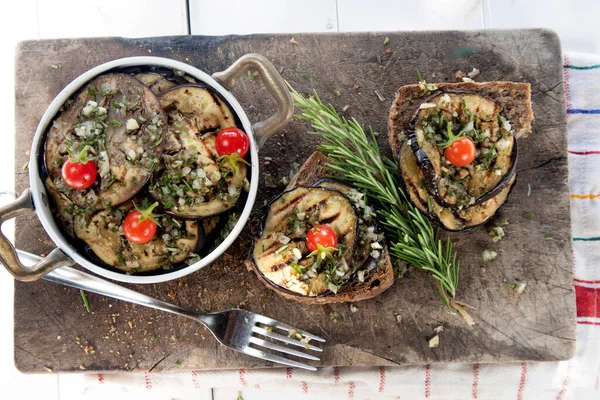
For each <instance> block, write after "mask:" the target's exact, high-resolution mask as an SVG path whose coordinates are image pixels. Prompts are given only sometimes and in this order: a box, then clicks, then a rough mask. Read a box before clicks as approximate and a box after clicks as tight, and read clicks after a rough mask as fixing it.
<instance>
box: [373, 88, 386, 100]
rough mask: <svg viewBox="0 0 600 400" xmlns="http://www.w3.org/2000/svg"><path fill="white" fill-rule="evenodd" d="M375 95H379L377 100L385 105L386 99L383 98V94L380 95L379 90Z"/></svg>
mask: <svg viewBox="0 0 600 400" xmlns="http://www.w3.org/2000/svg"><path fill="white" fill-rule="evenodd" d="M375 94H376V95H377V98H378V99H379V101H380V102H382V103H383V102H384V101H385V97H383V96H382V95H381V93H379V91H378V90H376V91H375Z"/></svg>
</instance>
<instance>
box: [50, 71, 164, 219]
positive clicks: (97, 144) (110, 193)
mask: <svg viewBox="0 0 600 400" xmlns="http://www.w3.org/2000/svg"><path fill="white" fill-rule="evenodd" d="M68 103H70V104H68V105H66V107H65V109H64V110H63V111H62V112H61V113H60V115H58V117H57V118H56V119H55V120H54V122H53V124H52V127H51V128H50V130H49V132H48V136H47V139H46V147H45V162H46V168H47V171H48V176H49V178H50V180H51V181H52V183H53V184H54V186H55V188H56V190H58V191H59V192H60V193H62V194H64V195H65V196H66V197H67V198H68V199H69V200H71V201H72V202H73V203H75V204H76V205H77V206H79V207H84V208H86V209H90V210H93V209H100V208H104V207H109V206H115V205H118V204H121V203H123V202H125V201H127V200H128V199H130V198H131V197H133V196H134V195H135V194H136V193H137V192H138V191H139V190H140V189H141V188H142V187H143V186H144V184H145V183H146V182H147V181H148V180H149V179H150V176H151V175H152V171H153V170H154V167H155V165H156V164H157V163H158V161H159V159H160V157H161V155H162V152H163V142H164V139H165V137H166V132H167V129H166V128H167V127H166V125H167V120H166V117H165V114H164V113H163V110H162V108H161V106H160V103H159V102H158V100H157V98H156V96H155V95H154V94H153V93H152V92H151V91H150V89H148V88H147V87H146V86H145V85H143V84H142V83H141V82H140V81H138V80H137V79H135V78H133V77H132V76H129V75H125V74H107V75H102V76H100V77H98V78H96V79H94V80H93V81H91V82H90V83H89V84H88V85H87V86H86V87H85V88H84V89H83V90H82V91H81V92H79V94H78V95H77V96H76V97H75V98H74V99H72V101H71V102H68ZM83 153H87V156H88V158H91V159H92V160H93V161H94V162H95V164H96V167H97V178H96V181H95V182H94V183H93V184H92V186H91V187H89V188H88V189H84V190H75V189H73V188H71V187H69V186H68V185H67V184H66V183H65V181H64V180H63V177H62V175H61V169H62V166H63V164H64V163H65V161H66V160H67V159H68V158H69V157H73V156H75V155H79V154H83Z"/></svg>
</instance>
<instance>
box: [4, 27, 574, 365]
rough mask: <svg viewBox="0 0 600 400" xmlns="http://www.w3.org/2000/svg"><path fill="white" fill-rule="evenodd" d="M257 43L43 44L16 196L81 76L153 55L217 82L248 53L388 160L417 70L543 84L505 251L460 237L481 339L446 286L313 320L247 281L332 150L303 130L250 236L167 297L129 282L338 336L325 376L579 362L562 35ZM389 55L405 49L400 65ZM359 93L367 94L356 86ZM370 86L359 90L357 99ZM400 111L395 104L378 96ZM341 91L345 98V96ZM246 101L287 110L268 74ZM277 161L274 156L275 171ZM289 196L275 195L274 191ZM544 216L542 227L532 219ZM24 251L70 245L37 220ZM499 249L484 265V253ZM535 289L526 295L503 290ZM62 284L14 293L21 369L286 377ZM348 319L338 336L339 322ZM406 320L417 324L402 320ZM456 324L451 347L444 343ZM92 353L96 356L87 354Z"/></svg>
mask: <svg viewBox="0 0 600 400" xmlns="http://www.w3.org/2000/svg"><path fill="white" fill-rule="evenodd" d="M386 37H389V43H387V44H384V39H385V38H386ZM290 39H292V35H253V36H226V37H199V36H186V37H163V38H151V39H122V38H95V39H69V40H47V41H30V42H24V43H21V44H20V45H19V48H18V51H17V57H16V71H17V76H16V88H15V89H16V161H15V162H16V164H15V170H16V171H17V180H16V191H17V192H19V193H20V192H21V191H22V190H24V189H25V188H26V187H27V186H28V185H29V183H28V177H27V174H26V172H24V171H23V164H24V163H25V161H26V159H27V156H26V152H27V150H28V149H29V146H30V144H31V141H32V136H33V133H34V131H35V128H36V126H37V124H38V121H39V120H40V117H41V116H42V114H43V112H44V110H45V109H46V107H47V106H48V105H49V104H50V102H51V101H52V99H53V98H54V97H55V96H56V94H57V93H58V92H59V91H60V90H61V89H62V88H63V87H64V86H65V85H67V84H68V83H69V82H70V81H71V80H72V79H74V78H76V77H77V76H78V75H79V74H81V73H82V72H84V71H86V70H88V69H90V68H92V67H94V66H96V65H98V64H101V63H103V62H106V61H109V60H113V59H116V58H120V57H128V56H139V55H146V56H147V55H155V56H162V57H169V58H173V59H176V60H180V61H184V62H188V63H190V64H191V65H194V66H196V67H198V68H200V69H201V70H204V71H207V72H209V73H212V72H215V71H220V70H223V69H224V68H226V67H227V66H229V65H230V64H231V63H232V62H234V61H235V60H236V59H237V58H238V57H240V56H242V55H243V54H245V53H249V52H257V53H261V54H263V55H265V56H266V57H267V58H269V59H270V60H271V61H272V62H273V64H274V65H275V66H276V67H277V68H278V69H279V68H283V72H282V75H283V77H284V78H285V79H287V80H288V81H289V82H290V83H291V84H292V85H293V86H294V87H295V88H297V89H298V90H300V91H301V92H309V91H311V90H312V88H316V89H317V91H318V93H319V95H320V96H321V98H322V99H323V100H324V101H326V102H331V104H333V105H334V106H335V107H336V109H338V110H342V109H344V110H346V111H345V114H347V115H348V116H353V117H355V118H356V119H358V120H359V121H360V122H362V123H364V124H367V125H371V126H372V127H373V129H374V130H375V132H378V133H382V134H381V135H380V136H379V140H380V142H381V143H380V144H381V146H382V150H383V152H384V153H385V154H388V153H389V146H388V144H387V143H386V142H385V141H386V135H385V132H386V128H387V115H388V110H389V107H390V104H391V102H392V100H393V99H394V96H395V92H396V90H397V89H398V87H400V86H401V85H404V84H408V83H415V82H416V80H417V77H416V70H417V69H420V70H421V71H423V75H424V77H425V78H426V79H427V81H429V82H436V81H438V82H439V81H444V82H445V81H454V79H455V78H454V74H455V72H456V71H457V70H462V71H465V72H467V71H471V69H472V68H473V67H476V68H478V69H480V70H481V75H480V76H479V77H478V78H477V80H478V81H493V80H510V81H518V82H530V83H531V84H532V95H533V96H532V97H533V108H534V112H535V117H536V121H535V125H534V132H533V133H532V134H531V135H530V136H529V137H528V138H526V139H523V140H522V141H521V142H520V144H519V147H520V159H519V167H518V180H517V184H516V186H515V188H514V190H513V192H512V194H511V195H510V198H509V200H508V202H507V204H506V205H505V206H504V207H502V209H501V210H500V212H499V213H498V215H497V218H496V219H495V222H496V223H497V222H498V221H500V220H501V219H503V218H508V220H509V223H510V225H508V226H507V227H506V228H505V231H506V237H505V238H504V239H503V240H502V241H501V242H499V243H493V242H492V240H491V237H490V236H489V235H488V231H489V229H491V228H490V227H491V226H493V223H491V224H490V225H489V226H486V227H483V228H479V229H475V230H473V231H471V232H468V233H460V234H453V235H452V239H453V241H454V243H455V248H456V250H457V251H458V254H459V256H460V261H461V271H460V287H459V292H458V296H459V298H460V300H462V301H464V302H466V303H468V304H470V305H471V306H474V307H475V308H477V312H474V313H473V314H472V315H473V317H474V319H475V321H476V325H475V326H474V327H472V328H470V327H468V326H467V325H466V323H465V322H464V321H463V320H462V319H461V318H460V317H458V316H456V315H454V314H452V313H451V312H449V311H448V310H447V309H446V308H444V307H443V306H442V303H441V302H440V300H439V299H438V298H437V297H436V295H435V293H434V285H433V282H432V280H431V279H429V278H428V277H426V276H425V274H423V273H422V272H421V271H418V270H414V269H412V270H410V271H409V272H408V274H407V275H406V276H405V277H404V278H403V279H400V280H398V281H397V283H395V284H394V286H393V287H392V288H391V289H390V290H388V291H387V292H386V293H384V294H383V295H381V296H379V297H377V298H375V299H373V300H368V301H363V302H360V303H358V304H357V307H358V308H359V311H358V312H356V313H351V312H350V310H349V306H348V304H341V305H327V306H304V305H299V304H296V303H293V302H291V301H288V300H284V299H281V298H278V297H277V296H275V297H273V298H271V297H269V291H268V289H267V288H266V287H265V286H263V284H261V283H260V282H259V281H258V279H257V278H256V277H255V276H254V275H253V273H250V272H248V271H246V269H245V267H244V266H243V263H242V261H243V260H244V258H245V257H246V255H247V254H248V253H249V250H250V243H251V238H252V235H253V234H254V233H255V232H256V230H257V223H258V218H259V215H260V212H261V208H262V207H261V206H262V204H263V202H264V201H265V200H267V199H269V198H271V197H274V196H275V195H277V194H278V193H279V192H280V190H281V187H278V186H277V182H278V181H279V180H280V179H281V178H282V177H283V176H286V175H288V174H289V171H290V169H291V167H292V163H293V162H297V163H302V162H303V161H304V160H305V159H306V157H308V155H309V154H310V153H312V152H313V150H314V149H315V145H316V144H317V142H318V138H316V137H312V136H309V135H308V134H307V125H306V124H305V123H304V122H301V121H297V120H295V121H294V122H292V123H291V124H290V125H289V126H288V127H287V128H286V129H285V130H283V131H282V132H281V133H280V134H277V135H276V136H274V137H272V138H271V139H270V140H269V142H268V143H267V144H266V145H265V147H264V148H263V149H261V152H260V158H261V166H260V167H261V176H260V185H259V188H260V189H259V192H258V199H257V201H256V207H255V210H254V213H253V215H252V217H251V220H250V222H249V223H248V225H247V227H246V229H245V230H244V232H243V233H242V235H241V236H240V237H239V239H238V240H237V241H236V242H235V244H234V245H233V246H232V248H231V249H230V250H229V251H228V252H227V253H226V254H225V255H224V256H223V257H221V258H220V259H219V260H218V261H217V262H215V263H214V264H213V265H212V266H210V267H207V268H205V269H203V270H201V271H199V272H197V273H195V274H192V275H191V276H188V277H186V278H183V279H180V280H177V281H174V282H170V283H164V284H155V285H145V286H142V285H138V286H134V285H127V286H128V287H132V288H134V289H136V290H139V291H140V292H143V293H146V294H149V295H151V296H155V297H157V298H159V299H162V300H167V301H172V302H174V303H177V304H180V305H182V306H185V307H191V308H195V309H199V310H205V309H207V310H211V311H216V310H220V309H224V308H227V307H228V306H231V305H239V306H243V307H245V308H247V309H249V310H252V311H256V312H259V313H264V314H266V315H269V316H271V317H273V318H276V319H279V320H282V321H285V322H288V323H290V324H292V325H296V326H298V327H301V328H304V329H306V330H308V331H309V332H314V333H316V334H317V335H320V336H323V337H324V338H326V339H327V345H326V347H325V352H324V354H323V359H322V361H321V363H320V364H317V365H324V366H327V365H392V364H423V363H435V362H440V363H448V362H504V361H521V360H563V359H567V358H569V357H571V356H572V355H573V354H574V350H575V299H574V291H573V287H572V278H573V270H572V268H573V267H572V253H571V231H570V226H571V224H570V212H569V195H568V188H567V158H566V154H567V132H566V122H565V121H566V119H565V118H566V117H565V100H564V88H563V75H562V59H561V49H560V43H559V40H558V38H557V36H556V35H555V34H554V33H552V32H549V31H546V30H512V31H470V32H395V33H359V34H298V35H294V39H295V42H294V43H292V42H291V41H290ZM386 49H389V50H388V51H386ZM355 85H356V86H355ZM356 87H357V88H356ZM376 90H377V91H378V92H379V93H380V94H381V95H382V96H383V97H384V98H385V100H383V101H380V100H379V99H378V96H377V95H376V94H375V91H376ZM338 93H339V94H338ZM233 94H234V95H235V96H236V97H237V99H238V100H239V101H240V103H241V104H242V106H244V107H245V110H246V112H247V113H248V115H249V117H250V120H252V121H257V120H259V119H262V118H264V116H268V115H270V114H271V113H273V111H274V107H275V104H274V102H273V101H272V99H271V98H270V97H269V95H268V94H267V92H266V91H265V90H264V88H263V86H262V85H261V83H260V80H259V79H258V78H255V79H254V80H252V81H250V80H249V79H242V80H240V82H239V83H238V84H237V85H236V86H235V88H234V89H233ZM267 157H270V158H271V159H272V160H271V161H269V162H267V161H266V160H267ZM273 182H275V184H273ZM526 215H531V219H528V218H526ZM16 242H17V245H18V247H20V248H22V249H25V250H28V251H31V252H34V253H38V254H40V253H48V252H49V251H50V250H51V249H52V248H53V247H54V246H53V244H52V242H51V241H50V239H49V238H48V236H47V235H46V234H45V232H44V230H43V229H42V227H41V225H40V223H39V222H38V220H37V218H36V216H35V215H34V214H33V213H32V214H31V215H28V216H26V217H24V218H20V219H19V220H18V221H17V225H16ZM486 248H489V249H493V250H495V251H497V252H498V258H497V259H495V260H493V261H491V262H489V263H484V262H483V260H482V257H481V252H482V251H483V250H484V249H486ZM505 281H508V282H515V281H520V282H524V283H526V284H527V287H526V289H525V292H524V293H523V294H521V295H517V294H516V293H515V292H514V291H513V290H512V289H510V288H509V287H508V286H507V285H506V284H505V283H504V282H505ZM88 298H89V301H90V307H91V311H92V312H91V313H87V312H86V311H85V309H84V307H83V304H82V301H81V298H80V295H79V291H77V290H75V289H71V288H66V287H62V286H58V285H56V284H53V283H48V282H43V281H42V282H36V283H19V282H17V283H16V288H15V363H16V365H17V367H18V368H19V369H20V370H21V371H25V372H41V371H43V369H44V367H49V368H52V370H53V371H55V372H58V371H80V370H82V368H85V370H86V371H90V370H97V371H108V370H129V371H132V370H154V371H165V370H178V369H216V368H241V367H246V368H251V367H264V366H266V365H270V364H268V363H265V362H261V361H260V360H257V359H254V358H250V357H247V356H244V355H241V354H238V353H236V352H234V351H230V350H228V349H225V348H223V347H221V346H219V345H218V344H217V343H216V341H215V340H213V338H212V337H211V335H210V333H209V332H208V331H206V330H205V329H204V328H203V327H202V326H200V325H198V324H196V323H193V322H190V321H187V320H184V319H182V318H177V317H174V316H171V315H169V314H165V313H161V312H158V311H153V310H150V309H146V308H143V307H139V306H134V305H130V304H126V303H123V302H120V301H116V300H112V299H108V298H104V297H100V296H97V295H94V294H88ZM332 312H337V313H338V314H339V315H340V316H341V321H340V322H339V323H337V324H334V323H333V322H332V321H331V319H330V314H331V313H332ZM396 315H400V316H402V323H401V324H398V323H397V319H396ZM439 325H444V331H443V332H442V333H441V334H440V345H439V347H438V348H430V347H429V344H428V340H429V339H430V338H431V337H432V336H433V335H434V329H435V328H436V327H437V326H439ZM85 346H93V348H94V351H90V347H88V349H87V350H88V352H87V353H86V351H85Z"/></svg>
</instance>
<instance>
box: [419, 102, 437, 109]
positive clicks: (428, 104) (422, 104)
mask: <svg viewBox="0 0 600 400" xmlns="http://www.w3.org/2000/svg"><path fill="white" fill-rule="evenodd" d="M436 107H437V104H435V103H421V105H420V106H419V109H420V110H423V109H425V108H436Z"/></svg>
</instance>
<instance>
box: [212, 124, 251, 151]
mask: <svg viewBox="0 0 600 400" xmlns="http://www.w3.org/2000/svg"><path fill="white" fill-rule="evenodd" d="M215 147H216V148H217V153H219V155H220V156H226V155H230V154H233V153H238V154H239V155H240V157H244V156H245V155H246V153H248V148H250V139H248V135H246V133H245V132H244V131H243V130H241V129H238V128H225V129H222V130H221V131H219V133H217V138H216V140H215Z"/></svg>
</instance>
